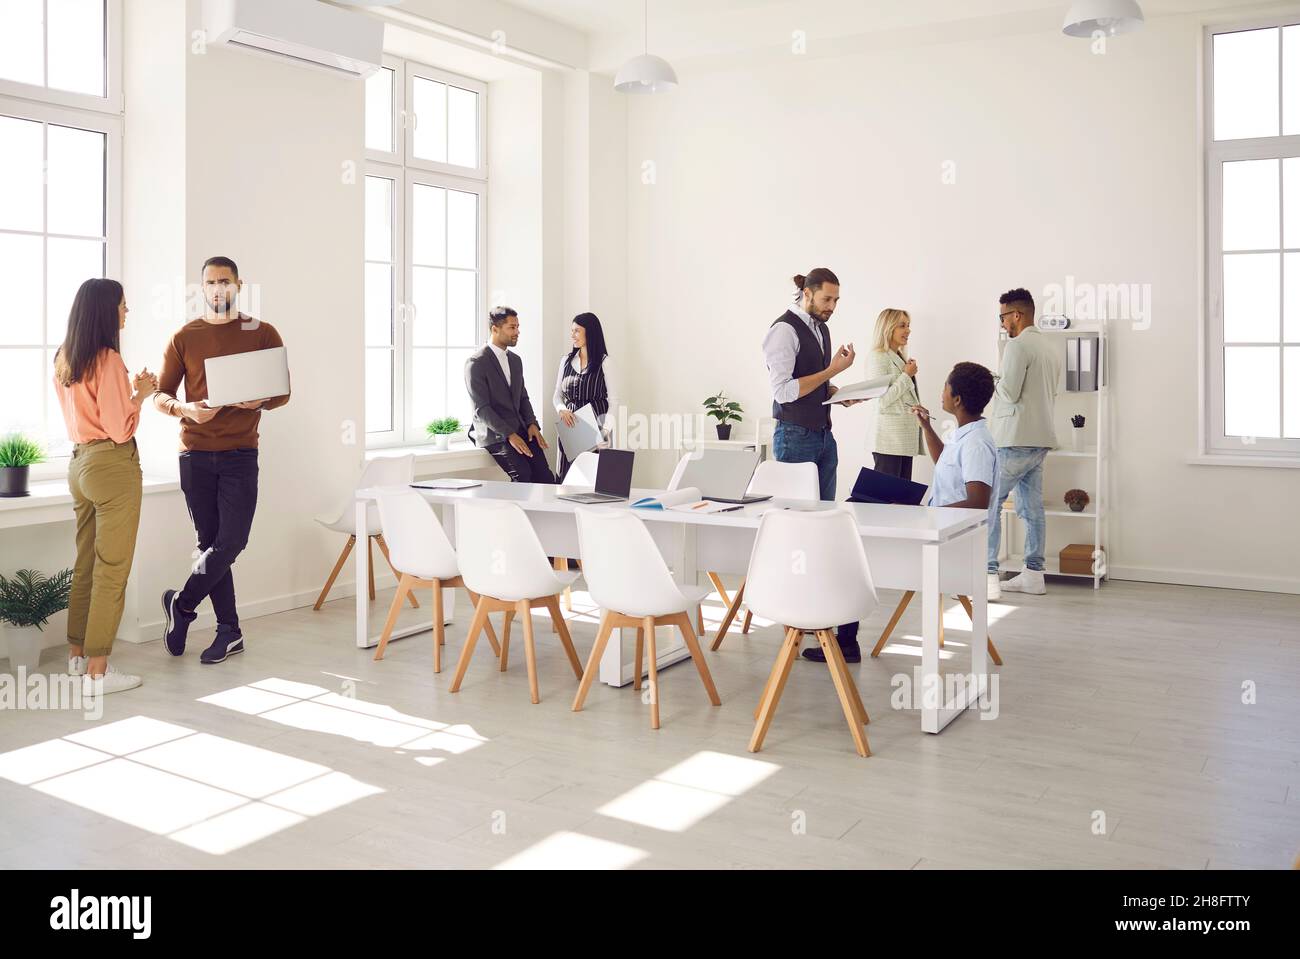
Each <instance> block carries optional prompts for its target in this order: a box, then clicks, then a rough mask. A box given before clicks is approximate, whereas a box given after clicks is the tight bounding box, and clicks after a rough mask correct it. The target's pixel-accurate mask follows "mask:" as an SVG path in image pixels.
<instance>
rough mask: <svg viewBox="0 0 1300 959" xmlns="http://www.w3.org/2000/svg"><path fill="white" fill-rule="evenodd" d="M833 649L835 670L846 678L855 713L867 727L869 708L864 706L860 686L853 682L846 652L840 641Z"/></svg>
mask: <svg viewBox="0 0 1300 959" xmlns="http://www.w3.org/2000/svg"><path fill="white" fill-rule="evenodd" d="M832 647H833V651H834V653H835V668H836V669H838V670H839V672H840V675H841V676H843V677H844V683H845V687H846V688H847V689H848V691H849V698H850V700H851V701H852V703H853V711H854V713H856V714H857V717H858V722H860V723H862V725H864V726H866V725H868V724H869V723H870V722H871V717H870V716H868V715H867V707H866V706H864V705H862V697H861V696H860V695H859V694H858V684H857V683H855V682H854V681H853V674H852V673H850V672H849V664H848V663H846V662H845V661H844V650H842V649H840V644H839V642H838V641H837V642H835V643H833V644H832Z"/></svg>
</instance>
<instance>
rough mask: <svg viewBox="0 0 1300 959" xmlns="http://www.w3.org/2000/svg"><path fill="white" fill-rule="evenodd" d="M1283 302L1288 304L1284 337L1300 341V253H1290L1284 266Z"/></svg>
mask: <svg viewBox="0 0 1300 959" xmlns="http://www.w3.org/2000/svg"><path fill="white" fill-rule="evenodd" d="M1282 269H1283V282H1284V283H1285V286H1284V287H1283V289H1284V292H1283V294H1282V302H1283V303H1284V304H1285V306H1286V310H1285V313H1284V315H1283V317H1282V339H1284V340H1286V341H1287V342H1288V343H1300V253H1288V254H1286V257H1285V264H1284V266H1283V268H1282Z"/></svg>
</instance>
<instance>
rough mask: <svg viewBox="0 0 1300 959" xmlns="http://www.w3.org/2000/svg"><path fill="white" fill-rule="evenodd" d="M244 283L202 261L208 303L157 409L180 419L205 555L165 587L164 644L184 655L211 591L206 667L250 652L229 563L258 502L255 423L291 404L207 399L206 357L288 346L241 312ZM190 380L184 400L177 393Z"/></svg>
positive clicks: (180, 334) (233, 271)
mask: <svg viewBox="0 0 1300 959" xmlns="http://www.w3.org/2000/svg"><path fill="white" fill-rule="evenodd" d="M241 286H242V284H241V282H240V279H239V267H237V266H236V265H235V261H234V260H231V259H229V258H227V257H224V256H214V257H212V258H211V259H209V260H208V261H207V262H206V263H204V264H203V299H204V302H205V303H206V305H207V309H206V311H205V312H204V315H203V317H202V318H200V319H197V320H193V321H191V322H189V323H186V324H185V325H184V326H182V327H181V328H180V329H179V330H178V331H177V332H176V333H175V334H174V335H173V336H172V338H171V340H170V341H169V342H168V344H167V350H166V352H165V353H164V354H163V362H162V372H161V373H160V374H159V376H158V391H157V392H156V393H155V394H154V405H155V406H157V408H158V409H159V410H160V411H162V412H163V413H166V414H167V415H168V416H175V417H178V418H179V419H180V421H181V454H180V474H181V490H182V491H183V492H184V493H185V503H186V505H187V506H188V507H189V511H190V518H191V519H192V520H193V522H194V530H195V533H196V534H197V535H198V559H197V561H196V562H195V563H194V566H193V568H192V570H191V572H190V577H189V579H188V580H186V582H185V585H184V586H183V587H182V588H181V589H180V590H174V589H169V590H167V591H165V592H164V593H163V598H162V599H163V610H164V612H165V614H166V619H165V626H164V631H163V645H164V646H165V647H166V649H167V652H168V653H170V654H171V655H173V656H180V655H181V654H182V653H184V652H185V639H186V634H187V631H188V630H189V626H190V623H192V622H193V621H194V618H195V616H196V615H197V614H196V613H195V609H196V608H197V607H198V605H199V603H201V602H202V601H203V599H204V597H207V598H208V599H210V600H211V601H212V611H213V612H214V613H215V614H216V617H217V635H216V638H215V639H214V640H213V642H212V645H211V646H209V647H208V648H207V649H206V650H204V652H203V654H202V655H201V656H200V657H199V659H200V661H201V662H203V663H220V662H222V661H224V660H225V659H226V657H227V656H232V655H234V654H235V653H242V652H243V651H244V639H243V633H242V632H241V631H240V629H239V613H238V611H237V609H236V606H235V581H234V576H233V574H232V572H231V566H232V565H233V564H234V562H235V559H236V557H238V556H239V554H240V552H242V551H243V549H244V547H245V546H247V545H248V534H249V530H250V529H251V528H252V525H253V513H254V511H255V510H256V508H257V426H258V423H259V421H260V420H261V418H262V411H263V410H273V409H275V408H277V407H280V406H284V404H286V403H288V402H289V395H288V394H287V393H286V394H285V395H284V396H275V397H270V398H267V399H262V400H251V401H249V402H246V403H236V404H234V405H232V406H222V407H216V408H213V407H209V406H207V405H206V404H205V403H204V400H205V399H207V395H208V387H207V377H206V375H205V371H204V362H205V361H206V360H208V359H209V358H210V357H214V356H229V355H230V354H232V353H247V352H250V351H252V350H267V349H271V348H273V347H277V346H283V345H284V342H283V341H282V340H281V339H280V334H279V333H277V332H276V331H275V327H273V326H271V324H269V323H263V322H261V321H260V320H256V319H253V318H252V317H249V316H245V315H244V314H242V313H240V312H239V311H238V309H237V308H236V305H235V304H236V300H237V298H238V296H239V289H240V287H241ZM182 381H183V382H184V384H185V402H181V401H180V400H179V399H177V391H178V390H179V388H180V385H181V383H182Z"/></svg>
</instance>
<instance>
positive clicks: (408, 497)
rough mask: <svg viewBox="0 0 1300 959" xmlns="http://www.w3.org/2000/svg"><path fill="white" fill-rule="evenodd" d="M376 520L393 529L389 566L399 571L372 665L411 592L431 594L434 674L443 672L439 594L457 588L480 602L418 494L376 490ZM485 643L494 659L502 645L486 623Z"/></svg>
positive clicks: (430, 512) (379, 658)
mask: <svg viewBox="0 0 1300 959" xmlns="http://www.w3.org/2000/svg"><path fill="white" fill-rule="evenodd" d="M377 493H378V497H379V499H378V503H379V516H380V519H381V520H382V521H383V524H384V527H385V528H386V529H388V530H391V533H390V538H391V539H392V543H391V544H390V548H391V550H392V556H393V564H394V565H395V567H396V569H398V570H401V572H400V573H398V574H397V575H398V582H397V595H395V596H394V597H393V602H392V605H391V606H389V607H388V621H387V622H385V623H384V632H383V635H381V636H380V637H379V647H378V648H377V649H376V650H375V662H379V661H380V660H381V659H383V658H384V650H386V649H387V648H388V640H389V639H390V638H391V637H392V635H393V627H394V626H396V625H397V614H398V613H400V612H401V611H402V602H403V600H405V599H406V598H407V597H408V596H409V595H410V594H411V590H413V589H432V590H433V671H434V672H435V673H440V672H442V647H443V646H444V645H446V642H447V637H446V636H445V634H444V628H443V620H444V618H445V617H444V615H443V609H442V591H443V590H444V589H451V588H453V587H456V586H459V587H461V588H462V589H464V590H465V591H466V592H467V593H469V598H470V601H471V602H473V603H478V596H477V595H475V593H474V592H473V590H471V589H470V588H469V587H468V586H466V585H465V582H464V580H462V579H461V578H460V568H459V565H458V564H457V562H456V550H455V549H453V548H452V545H451V541H450V540H448V539H447V534H446V532H445V531H444V530H443V528H442V524H441V523H439V522H438V517H437V516H435V515H434V513H433V510H432V509H430V508H429V504H428V503H426V502H425V501H424V497H422V496H421V495H420V494H419V493H417V492H415V491H414V490H411V489H401V488H397V487H393V488H389V489H377ZM484 626H485V628H486V629H487V634H488V640H489V641H490V642H491V643H492V648H493V649H494V650H495V651H496V653H497V655H498V656H499V655H501V647H500V646H499V645H498V644H497V637H496V631H495V630H494V629H493V628H492V624H491V623H485V624H484Z"/></svg>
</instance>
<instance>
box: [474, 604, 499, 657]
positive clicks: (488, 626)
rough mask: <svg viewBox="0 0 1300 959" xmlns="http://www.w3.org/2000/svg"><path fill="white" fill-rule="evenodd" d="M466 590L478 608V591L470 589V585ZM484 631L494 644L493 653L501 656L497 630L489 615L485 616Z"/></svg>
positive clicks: (489, 640)
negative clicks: (493, 626)
mask: <svg viewBox="0 0 1300 959" xmlns="http://www.w3.org/2000/svg"><path fill="white" fill-rule="evenodd" d="M465 592H467V593H469V601H470V602H471V603H473V604H474V606H475V607H476V608H477V607H478V601H479V595H478V593H476V592H474V590H472V589H470V588H469V587H466V588H465ZM483 631H484V632H486V633H487V638H488V642H489V643H491V644H492V655H494V656H498V657H499V656H500V655H501V646H500V644H499V643H498V642H497V631H496V630H495V629H493V628H492V619H491V617H488V616H485V617H484V619H483Z"/></svg>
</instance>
